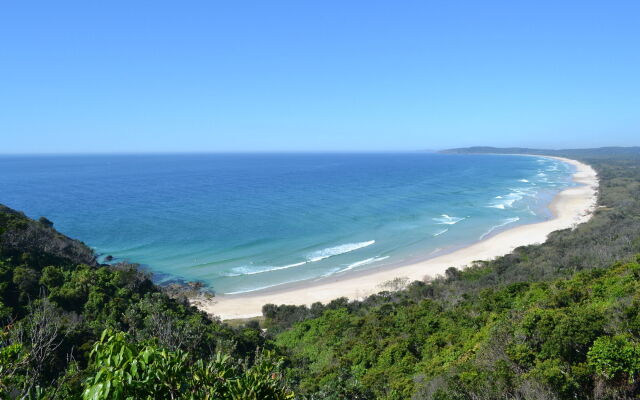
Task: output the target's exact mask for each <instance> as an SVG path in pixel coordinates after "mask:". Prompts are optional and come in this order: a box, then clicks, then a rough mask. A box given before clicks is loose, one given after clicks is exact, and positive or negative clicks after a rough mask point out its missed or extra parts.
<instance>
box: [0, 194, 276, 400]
mask: <svg viewBox="0 0 640 400" xmlns="http://www.w3.org/2000/svg"><path fill="white" fill-rule="evenodd" d="M0 329H1V331H0V332H2V335H1V336H0V398H5V397H8V396H9V398H14V397H24V396H27V397H31V398H38V397H43V398H61V399H62V398H73V397H77V396H78V395H79V393H81V390H82V382H83V381H84V380H85V379H91V373H92V372H91V370H92V369H91V368H92V367H91V357H90V354H91V351H92V348H93V347H94V344H95V343H96V341H98V340H99V338H100V335H101V333H102V332H103V331H104V330H105V329H111V330H113V331H114V332H116V331H120V332H126V333H127V338H128V339H127V340H128V342H130V343H131V346H134V347H135V346H138V343H147V342H148V341H149V340H154V343H155V344H154V346H156V349H158V351H159V352H165V353H163V354H171V355H175V354H180V357H184V358H185V363H187V364H186V365H188V366H192V365H197V364H196V361H197V360H208V359H209V358H210V357H213V356H214V355H215V354H219V353H222V354H226V355H228V356H229V357H231V358H230V360H231V359H244V360H246V363H252V362H253V360H254V358H256V355H257V354H267V353H257V349H258V348H266V349H267V350H268V349H269V348H270V347H271V345H270V344H269V343H268V342H267V341H266V340H265V337H264V335H262V332H261V331H260V329H259V328H258V327H250V326H241V327H237V328H232V327H230V326H228V325H226V324H223V323H221V322H220V321H218V320H216V319H212V318H210V317H209V316H208V315H206V314H204V313H202V312H200V311H198V310H197V309H195V308H194V307H191V306H190V305H189V304H188V303H187V302H186V301H178V300H175V299H172V298H169V297H168V296H167V295H166V294H165V293H163V291H162V290H161V288H159V287H157V286H156V285H154V284H153V283H152V282H151V280H150V279H149V276H148V275H146V274H144V273H142V272H141V271H140V270H139V269H138V268H137V267H136V266H135V265H129V264H118V265H98V264H97V263H96V262H95V255H93V252H91V250H90V249H88V248H86V246H84V245H83V244H82V243H81V242H78V241H75V240H72V239H70V238H67V237H66V236H64V235H62V234H60V233H58V232H57V231H55V230H54V229H53V228H52V224H51V223H50V221H48V220H44V219H41V220H40V221H34V220H31V219H28V218H27V217H25V216H24V215H23V214H21V213H18V212H16V211H13V210H10V209H8V208H6V207H3V206H0ZM160 349H162V350H160ZM269 354H270V353H269ZM260 357H262V358H261V360H262V361H261V362H262V364H265V363H267V364H268V362H271V361H274V360H275V359H271V358H265V357H264V356H263V355H260ZM265 360H266V361H265ZM169 361H171V362H173V361H174V360H173V359H171V360H169ZM169 361H167V362H169ZM230 362H231V361H230ZM252 365H253V364H252ZM259 365H261V364H255V366H253V367H251V368H249V369H248V370H247V371H246V372H247V374H245V375H242V377H243V379H244V380H242V379H238V380H237V382H246V381H247V379H249V378H250V377H251V374H252V373H254V372H255V371H256V368H258V366H259ZM265 365H266V364H265Z"/></svg>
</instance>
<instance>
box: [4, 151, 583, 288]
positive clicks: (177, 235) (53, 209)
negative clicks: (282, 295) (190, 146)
mask: <svg viewBox="0 0 640 400" xmlns="http://www.w3.org/2000/svg"><path fill="white" fill-rule="evenodd" d="M572 172H573V167H572V166H571V165H569V164H566V163H563V162H560V161H557V160H554V159H548V158H541V157H523V156H498V155H444V154H427V153H397V154H395V153H394V154H189V155H186V154H185V155H86V156H79V155H73V156H2V157H0V203H3V204H6V205H7V206H9V207H12V208H16V209H19V210H22V211H24V212H25V213H26V214H27V215H29V216H31V217H33V218H37V217H39V216H41V215H44V216H47V217H48V218H49V219H51V220H52V221H54V223H55V227H56V228H57V229H59V230H60V231H61V232H63V233H65V234H67V235H69V236H72V237H76V238H80V239H81V240H82V241H84V242H85V243H87V244H88V245H89V246H91V247H93V248H94V249H96V251H97V252H98V253H100V254H102V255H103V256H104V255H107V254H110V255H113V256H114V257H116V259H119V260H129V261H133V262H138V263H141V264H143V265H145V266H146V267H147V268H148V269H149V270H151V271H152V272H154V274H155V277H156V279H157V280H158V281H161V282H163V281H164V282H166V281H170V280H174V279H184V280H199V281H202V282H204V283H206V284H207V285H208V286H209V287H211V288H212V289H213V290H215V291H216V292H218V293H241V292H248V291H255V290H259V289H263V288H268V287H274V286H277V285H280V284H283V283H289V282H296V281H301V280H310V279H321V278H323V277H327V276H333V275H336V274H344V273H347V272H348V271H352V270H363V269H367V268H376V267H380V266H384V265H391V264H398V263H402V262H407V261H408V260H413V259H417V258H426V257H428V256H429V255H433V254H436V253H438V252H442V251H447V250H448V249H452V248H455V247H459V246H462V245H465V244H468V243H471V242H474V241H477V240H480V239H482V238H484V237H487V236H488V235H491V234H494V233H496V232H498V231H500V230H502V229H507V228H510V227H513V226H515V225H517V224H525V223H532V222H537V221H541V220H544V219H547V218H550V213H549V211H548V208H547V207H548V204H549V202H550V200H551V199H552V197H553V196H554V195H555V194H556V193H557V192H558V191H560V190H562V189H564V188H566V187H568V186H570V185H572V184H573V183H572V180H571V174H572Z"/></svg>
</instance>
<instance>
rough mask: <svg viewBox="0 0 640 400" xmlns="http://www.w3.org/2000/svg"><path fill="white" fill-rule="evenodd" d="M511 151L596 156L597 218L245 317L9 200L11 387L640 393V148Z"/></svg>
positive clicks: (1, 280)
mask: <svg viewBox="0 0 640 400" xmlns="http://www.w3.org/2000/svg"><path fill="white" fill-rule="evenodd" d="M451 152H458V153H466V152H475V153H482V152H484V153H498V152H501V150H500V149H493V148H473V149H457V150H452V151H451ZM503 152H505V153H534V152H535V153H537V154H544V153H547V154H550V155H560V156H567V157H571V158H575V159H580V160H582V161H584V162H587V163H589V164H590V165H592V166H593V167H594V168H595V169H596V170H597V172H598V175H599V177H600V191H599V202H598V204H599V207H598V209H597V211H596V212H595V214H594V216H593V218H592V219H591V220H590V221H589V222H588V223H585V224H582V225H580V226H578V227H577V228H576V229H573V230H571V229H567V230H563V231H558V232H554V233H553V234H551V235H550V237H549V240H548V241H547V242H546V243H544V244H542V245H533V246H525V247H521V248H518V249H516V250H515V251H514V252H513V253H512V254H509V255H507V256H504V257H500V258H497V259H496V260H493V261H489V262H476V263H474V265H472V266H470V267H469V268H467V269H464V270H457V269H454V268H450V269H449V270H447V273H446V275H445V276H443V277H439V278H437V279H434V280H432V281H429V282H411V283H408V282H403V281H400V280H399V281H398V282H395V283H394V285H389V287H390V288H391V287H394V290H388V291H384V292H380V293H379V294H377V295H374V296H370V297H369V298H367V299H365V300H363V301H348V300H347V299H336V300H334V301H333V302H331V303H329V304H326V305H323V304H314V305H313V306H311V307H305V306H287V305H265V306H264V308H263V315H264V318H262V319H260V322H258V321H248V322H246V323H244V324H234V326H231V325H229V324H226V323H223V322H221V321H219V320H217V319H215V318H214V317H211V316H207V315H205V314H204V313H201V312H199V311H198V310H197V309H195V308H194V307H191V306H189V304H188V302H187V300H186V299H185V298H184V297H182V296H176V293H175V290H171V291H168V290H167V289H166V288H161V287H158V286H156V285H154V284H153V283H152V281H151V280H150V277H149V276H148V275H146V274H145V273H143V272H141V271H140V270H139V269H138V268H137V267H136V266H135V265H129V264H116V265H100V264H99V263H98V262H97V261H96V258H95V255H94V254H93V252H92V251H91V250H90V249H89V248H88V247H87V246H85V245H84V244H83V243H81V242H79V241H76V240H72V239H70V238H68V237H66V236H64V235H62V234H60V233H58V232H57V231H56V230H55V229H54V227H53V223H52V222H51V221H49V220H47V219H46V218H40V220H37V221H36V220H31V219H29V218H27V217H26V216H24V215H23V214H21V213H19V212H17V211H14V210H11V209H9V208H6V207H1V208H0V398H8V399H13V398H32V399H50V398H51V399H80V398H84V399H127V398H131V399H164V398H166V399H178V398H181V399H287V398H290V399H293V398H299V399H411V398H413V399H554V398H557V399H576V398H586V399H589V398H591V399H632V398H637V397H639V396H640V385H639V384H640V376H639V374H640V308H639V306H640V279H639V278H640V264H639V263H640V256H639V254H640V149H637V148H633V149H629V148H624V149H623V148H608V149H595V150H560V151H553V152H545V151H542V150H535V151H534V150H526V149H507V150H504V151H503Z"/></svg>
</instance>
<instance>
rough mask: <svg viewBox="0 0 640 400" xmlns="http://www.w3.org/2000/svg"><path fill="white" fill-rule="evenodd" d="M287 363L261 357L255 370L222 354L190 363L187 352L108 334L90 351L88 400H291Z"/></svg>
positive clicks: (85, 395) (272, 356)
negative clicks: (284, 374) (285, 377)
mask: <svg viewBox="0 0 640 400" xmlns="http://www.w3.org/2000/svg"><path fill="white" fill-rule="evenodd" d="M281 363H282V361H281V360H277V359H275V357H274V355H273V354H272V353H271V352H265V353H261V354H260V356H259V357H258V358H257V359H256V360H255V362H254V363H253V364H252V365H247V363H236V362H234V361H232V360H231V359H230V358H229V356H223V355H221V354H220V353H218V354H217V355H216V356H215V357H214V358H212V359H210V360H202V359H199V360H196V361H194V362H191V361H190V356H189V354H188V353H186V352H183V351H180V350H177V351H168V350H166V349H162V348H159V347H157V346H156V345H155V344H142V343H133V342H131V341H130V338H129V337H128V336H127V335H126V334H125V333H123V332H118V333H116V334H113V333H111V332H109V331H105V332H104V333H103V335H102V338H101V340H100V341H99V342H97V343H96V344H95V345H94V348H93V351H92V352H91V363H90V366H89V368H90V369H95V374H94V375H93V376H91V377H89V379H87V381H86V384H85V386H86V388H85V390H84V393H83V398H84V399H86V400H99V399H114V400H117V399H130V398H131V399H221V400H222V399H229V400H231V399H234V400H235V399H247V400H249V399H273V400H283V399H292V398H293V394H292V393H291V392H290V391H289V390H288V389H287V387H286V384H285V383H284V382H283V379H282V375H281V374H280V372H279V369H280V365H281Z"/></svg>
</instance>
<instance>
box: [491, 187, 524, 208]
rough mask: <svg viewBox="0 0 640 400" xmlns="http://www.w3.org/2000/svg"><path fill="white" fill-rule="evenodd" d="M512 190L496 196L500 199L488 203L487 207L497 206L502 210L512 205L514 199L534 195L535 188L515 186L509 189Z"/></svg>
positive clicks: (517, 199) (518, 199)
mask: <svg viewBox="0 0 640 400" xmlns="http://www.w3.org/2000/svg"><path fill="white" fill-rule="evenodd" d="M511 190H512V192H511V193H509V194H507V195H504V196H496V197H495V198H496V199H499V200H500V201H497V202H494V203H492V204H489V205H488V206H487V207H490V208H498V209H500V210H504V209H505V208H511V207H513V204H514V203H515V202H516V201H520V200H522V199H523V198H524V196H535V190H533V188H516V189H511Z"/></svg>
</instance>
